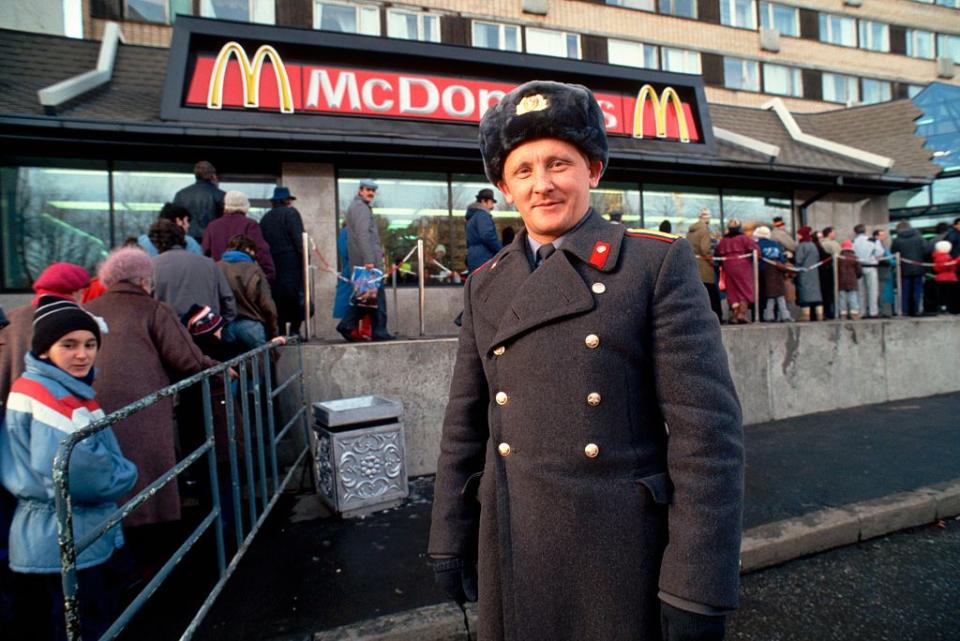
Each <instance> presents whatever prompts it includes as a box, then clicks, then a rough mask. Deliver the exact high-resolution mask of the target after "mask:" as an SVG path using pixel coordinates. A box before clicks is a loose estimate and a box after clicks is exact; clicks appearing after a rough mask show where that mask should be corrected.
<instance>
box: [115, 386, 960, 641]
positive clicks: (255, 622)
mask: <svg viewBox="0 0 960 641" xmlns="http://www.w3.org/2000/svg"><path fill="white" fill-rule="evenodd" d="M958 415H960V394H950V395H943V396H936V397H930V398H926V399H917V400H911V401H904V402H898V403H889V404H884V405H876V406H870V407H863V408H857V409H853V410H844V411H840V412H830V413H824V414H817V415H811V416H806V417H800V418H795V419H790V420H786V421H779V422H775V423H768V424H763V425H753V426H748V427H747V428H746V446H747V459H748V467H747V504H746V514H745V526H746V527H747V528H750V527H754V526H757V525H761V524H763V523H767V522H771V521H777V520H781V519H785V518H790V517H794V516H799V515H802V514H805V513H808V512H811V511H814V510H818V509H821V508H823V507H828V506H837V505H845V504H848V503H853V502H856V501H862V500H867V499H872V498H878V497H882V496H885V495H888V494H892V493H896V492H902V491H906V490H913V489H916V488H918V487H921V486H924V485H930V484H933V483H938V482H942V481H947V480H952V479H957V478H960V428H958V421H957V418H956V417H957V416H958ZM432 490H433V488H432V479H429V478H425V479H418V480H415V481H414V482H413V483H412V484H411V492H412V495H411V498H410V500H409V501H408V502H407V503H406V504H405V505H404V506H402V507H400V508H396V509H393V510H389V511H386V512H382V513H379V514H376V515H373V516H371V517H368V518H366V519H363V520H353V521H342V520H338V519H333V518H329V517H327V514H326V512H325V511H324V510H323V508H322V507H320V505H319V502H318V500H317V499H316V498H315V496H312V495H303V496H298V497H295V496H285V497H283V498H282V499H281V501H280V502H279V503H278V505H277V507H276V510H275V512H274V514H273V515H272V516H271V518H270V519H268V521H267V524H266V526H265V529H264V531H263V532H262V533H261V534H260V535H259V538H258V539H257V540H256V541H255V543H254V545H253V547H252V548H251V550H250V551H249V552H248V554H247V556H246V558H245V559H244V561H243V562H242V563H241V565H240V567H239V569H238V570H237V572H236V574H235V575H234V577H233V578H232V580H231V581H230V582H229V583H228V584H227V587H226V589H225V591H224V593H223V594H222V595H221V597H220V598H219V599H218V601H217V603H216V604H215V606H214V608H213V610H212V611H211V612H210V614H209V615H208V617H207V618H206V620H205V622H204V624H203V625H202V626H201V628H200V630H199V631H198V633H197V635H196V636H195V638H196V639H199V640H202V641H213V640H220V639H223V640H226V639H229V640H230V641H243V640H246V639H250V640H254V639H255V640H257V641H266V640H269V639H278V640H279V639H292V638H306V637H307V636H308V635H309V633H310V632H312V631H316V630H320V629H327V628H333V627H337V626H340V625H344V624H348V623H352V622H356V621H359V620H364V619H368V618H372V617H377V616H381V615H384V614H387V613H393V612H401V611H405V610H410V609H414V608H418V607H422V606H426V605H431V604H435V603H439V602H441V601H442V600H443V596H442V595H441V594H440V593H439V592H438V591H437V590H436V589H435V588H434V586H433V582H432V573H431V571H430V568H429V566H428V564H427V560H426V557H425V554H424V550H425V549H426V542H427V536H428V529H429V516H430V501H431V499H432ZM956 529H960V525H958V526H956ZM950 532H952V530H951V531H950ZM939 535H940V534H939V533H938V532H935V533H933V534H932V535H931V536H939ZM891 540H896V537H893V538H892V539H891ZM943 540H944V541H946V540H947V539H943ZM951 540H952V541H953V544H954V545H956V542H957V540H958V538H954V539H951ZM873 545H880V546H883V545H887V544H886V543H877V544H872V543H870V544H866V545H865V546H863V547H864V549H865V550H869V549H873V548H871V547H870V546H873ZM944 545H946V544H944ZM919 548H920V549H925V548H924V547H923V546H922V545H920V546H919ZM885 549H888V548H884V547H880V548H878V550H879V551H878V552H877V553H876V555H875V556H876V558H878V559H879V558H880V557H882V556H883V554H882V551H883V550H885ZM889 549H891V550H893V548H889ZM836 554H845V553H843V552H841V553H836V552H835V553H830V554H828V555H824V558H832V557H831V555H836ZM816 558H818V559H819V558H820V557H816ZM871 558H873V557H871ZM907 558H908V559H910V560H908V561H906V562H903V563H901V562H899V561H897V560H896V559H892V560H889V561H888V566H889V567H888V569H887V573H886V574H884V573H883V566H882V564H881V563H879V562H877V563H873V564H870V563H867V562H864V563H865V565H864V566H863V567H864V568H865V570H873V573H872V574H865V578H864V580H863V581H860V580H859V579H858V578H857V576H856V573H857V570H856V567H859V566H854V565H851V566H848V567H847V568H846V569H838V570H837V571H838V572H840V573H841V574H840V576H839V577H836V578H832V577H827V576H826V574H827V573H828V572H830V571H831V570H828V569H827V566H823V570H822V572H821V575H820V579H816V578H815V577H816V576H817V575H811V576H807V575H805V574H803V573H802V572H800V571H799V570H795V571H794V572H795V575H792V574H784V575H782V576H784V577H787V578H784V579H782V581H784V582H785V583H784V586H793V585H795V586H796V587H792V588H790V589H791V590H794V591H793V592H788V594H791V595H792V596H793V597H794V598H791V599H786V600H781V602H780V603H781V606H780V607H783V608H784V609H785V611H787V612H788V613H793V615H795V616H796V617H800V618H798V619H797V623H796V624H795V625H790V626H788V625H786V624H784V625H781V624H780V623H779V622H778V621H779V620H780V619H781V618H782V617H784V616H786V615H784V614H783V613H780V612H776V610H774V609H772V608H774V607H775V604H772V602H771V601H769V599H771V598H772V597H773V596H775V594H776V586H777V582H778V581H781V579H775V578H774V579H769V580H768V581H769V587H767V588H764V587H763V586H764V585H767V584H765V583H763V581H764V580H766V579H764V578H763V577H767V576H771V577H776V576H781V575H776V574H773V573H776V572H780V571H787V572H790V570H789V568H791V567H792V565H787V566H784V567H783V568H775V569H773V570H769V571H765V572H763V573H758V574H756V575H755V577H757V578H754V577H753V576H750V577H748V578H747V582H746V583H745V586H746V587H745V592H744V610H743V612H744V614H743V615H740V619H739V620H738V622H736V624H735V625H736V626H737V627H736V629H737V634H743V635H747V636H741V637H735V638H743V639H756V640H757V641H760V640H761V639H762V640H763V641H779V639H784V640H788V639H801V638H816V640H817V641H826V640H827V639H832V638H837V639H861V638H863V639H883V638H888V637H882V636H876V635H872V634H866V635H859V634H855V635H853V636H849V635H847V636H843V635H840V636H830V634H829V633H828V632H826V631H822V633H821V634H818V635H817V636H816V637H801V636H775V634H774V633H776V634H781V633H782V634H793V633H794V631H795V630H794V628H796V627H797V626H800V625H801V624H803V625H806V624H805V623H804V619H803V617H804V616H807V617H812V616H814V615H815V614H816V613H817V612H828V609H827V608H828V606H831V604H832V607H833V608H834V609H833V610H829V611H830V613H831V614H830V616H829V617H827V616H825V618H827V619H828V620H831V621H834V622H836V621H837V620H838V619H843V618H844V617H846V616H848V614H849V613H848V609H849V610H851V611H852V610H854V609H857V608H860V607H861V600H850V599H847V598H846V597H838V596H837V595H840V594H841V592H840V591H839V590H840V588H842V587H845V586H854V585H859V586H860V588H861V590H863V591H864V594H863V595H862V596H861V597H860V599H865V601H864V602H865V603H877V604H878V606H879V607H882V608H883V610H884V611H885V612H887V611H891V612H892V610H891V607H890V605H889V604H888V603H887V602H886V600H885V599H886V594H887V593H886V592H884V593H880V592H879V591H877V590H875V588H874V586H875V585H887V584H889V585H893V584H895V583H896V582H897V581H898V580H903V581H904V582H905V583H906V584H907V585H906V587H904V588H903V591H904V593H905V594H908V593H910V592H911V589H910V587H909V584H910V582H913V581H920V580H921V574H922V573H923V572H926V571H928V570H927V569H926V568H921V567H914V566H915V565H919V564H921V563H926V562H927V561H928V560H929V559H926V560H924V558H921V557H920V556H914V557H907ZM914 559H915V560H914ZM803 563H806V562H801V564H800V565H799V566H798V567H807V566H806V565H804V564H803ZM208 566H209V564H203V565H199V564H198V563H185V564H183V567H182V568H181V570H180V572H179V574H180V577H179V581H178V582H177V583H175V584H174V585H173V586H170V587H169V588H167V589H166V591H165V593H164V594H161V595H158V596H159V597H160V598H158V599H156V600H154V602H153V603H151V605H150V610H151V611H150V612H149V613H148V614H147V616H145V617H143V618H142V619H141V621H138V622H136V623H135V624H134V626H133V629H131V630H129V631H128V634H125V635H124V637H125V638H130V639H137V640H138V641H141V640H142V641H151V640H152V639H157V640H160V639H163V640H166V639H170V638H175V637H176V636H177V634H179V632H180V631H182V629H183V627H185V625H186V623H187V621H188V619H189V617H187V616H186V613H187V612H190V613H191V614H192V612H193V611H194V610H195V609H196V607H197V606H198V604H199V600H201V599H202V596H201V595H202V593H203V590H204V589H205V588H204V586H205V585H207V586H208V585H209V583H207V578H208V576H209V572H208V571H207V567H208ZM901 566H903V567H901ZM837 567H838V568H839V566H837ZM956 567H960V564H958V563H954V566H953V568H954V569H955V568H956ZM957 574H958V572H957V571H956V570H955V572H954V583H956V584H958V585H960V579H957ZM791 577H792V578H791ZM898 577H903V579H899V578H898ZM827 579H830V580H833V581H838V582H840V583H837V584H836V586H835V589H836V591H833V592H831V590H834V588H829V589H827V588H826V587H823V588H821V587H818V585H819V583H818V581H824V582H826V583H824V585H825V586H826V585H828V584H829V585H834V584H833V583H829V582H828V581H827ZM842 580H845V581H846V582H847V583H843V582H842ZM923 580H926V579H923ZM791 581H796V583H792V582H791ZM803 581H807V583H804V582H803ZM754 586H756V587H754ZM865 588H868V589H865ZM914 592H915V593H916V599H915V600H916V601H917V602H918V603H917V605H918V606H919V605H920V602H921V601H922V602H923V603H927V600H925V599H926V597H924V596H922V595H923V594H925V592H924V591H922V590H914ZM871 599H872V600H871ZM784 602H785V603H786V605H783V603H784ZM929 602H930V603H934V604H935V603H937V602H938V601H936V599H933V600H930V601H929ZM957 602H960V599H955V600H954V603H957ZM761 606H762V607H761ZM754 608H755V609H754ZM750 612H754V614H751V615H750V616H749V618H750V620H751V621H752V623H751V624H750V625H749V626H745V627H744V625H743V624H742V623H741V621H746V620H747V615H746V613H750ZM767 612H776V614H774V615H770V617H769V624H768V625H767V626H766V627H754V626H757V625H760V624H759V623H757V622H763V621H765V620H767V619H765V618H764V617H767V616H768V615H767V614H766V613H767ZM954 612H956V608H955V609H954ZM888 614H889V616H893V614H890V613H889V612H888ZM885 616H886V615H885ZM784 620H787V619H784ZM880 620H884V621H887V622H888V624H887V625H878V629H889V630H893V629H895V627H891V626H893V624H894V622H893V621H892V620H888V619H884V618H882V617H881V618H880ZM778 626H780V627H778ZM781 628H783V629H782V630H781ZM741 630H742V632H741ZM778 630H780V632H778ZM751 634H753V635H755V636H749V635H751ZM889 638H891V639H893V638H896V639H900V638H904V639H906V638H907V637H896V636H891V637H889ZM910 638H913V637H910ZM916 638H918V639H919V638H923V637H920V636H918V637H916ZM926 638H930V639H939V638H949V637H945V636H941V637H937V636H930V637H926ZM954 638H957V639H960V632H958V634H957V636H956V637H954Z"/></svg>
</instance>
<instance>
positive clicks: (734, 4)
mask: <svg viewBox="0 0 960 641" xmlns="http://www.w3.org/2000/svg"><path fill="white" fill-rule="evenodd" d="M720 22H721V23H722V24H725V25H727V26H730V27H740V28H741V29H756V28H757V16H756V13H755V12H754V5H753V0H720Z"/></svg>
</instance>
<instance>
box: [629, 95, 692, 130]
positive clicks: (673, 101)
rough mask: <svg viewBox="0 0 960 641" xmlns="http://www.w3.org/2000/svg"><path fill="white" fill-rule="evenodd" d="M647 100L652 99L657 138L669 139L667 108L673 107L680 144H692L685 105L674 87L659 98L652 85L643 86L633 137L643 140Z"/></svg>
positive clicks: (636, 108)
mask: <svg viewBox="0 0 960 641" xmlns="http://www.w3.org/2000/svg"><path fill="white" fill-rule="evenodd" d="M647 98H649V99H650V106H651V107H652V108H653V118H654V122H655V123H656V127H657V138H666V137H667V108H668V107H669V106H670V105H673V110H674V113H675V114H676V115H677V128H678V130H679V133H680V142H690V130H689V128H688V127H687V118H686V114H685V113H684V111H683V103H682V102H681V101H680V96H678V95H677V90H676V89H674V88H673V87H667V88H666V89H664V90H663V94H661V95H659V96H658V95H657V91H656V89H654V88H653V87H652V86H650V85H643V87H641V88H640V93H638V94H637V105H636V107H634V110H633V137H634V138H643V115H644V112H645V110H646V108H647Z"/></svg>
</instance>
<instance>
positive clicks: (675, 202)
mask: <svg viewBox="0 0 960 641" xmlns="http://www.w3.org/2000/svg"><path fill="white" fill-rule="evenodd" d="M703 208H706V209H709V210H710V212H711V214H712V215H713V219H712V221H711V224H713V225H716V224H717V221H719V220H720V192H719V190H717V189H707V188H697V187H686V186H679V185H647V184H645V185H644V186H643V224H644V226H646V227H650V228H652V229H656V228H657V226H659V225H660V224H661V223H662V222H663V221H665V220H666V221H669V222H670V225H671V227H673V233H674V234H686V233H687V231H688V230H689V229H690V225H692V224H693V223H695V222H697V220H698V216H699V214H700V210H701V209H703ZM714 229H716V227H714Z"/></svg>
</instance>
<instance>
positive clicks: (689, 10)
mask: <svg viewBox="0 0 960 641" xmlns="http://www.w3.org/2000/svg"><path fill="white" fill-rule="evenodd" d="M658 7H659V9H660V13H666V14H669V15H671V16H680V17H681V18H696V17H697V3H696V0H660V1H659V2H658Z"/></svg>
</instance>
